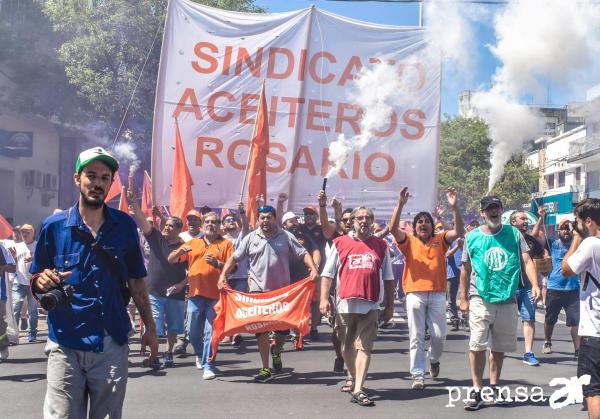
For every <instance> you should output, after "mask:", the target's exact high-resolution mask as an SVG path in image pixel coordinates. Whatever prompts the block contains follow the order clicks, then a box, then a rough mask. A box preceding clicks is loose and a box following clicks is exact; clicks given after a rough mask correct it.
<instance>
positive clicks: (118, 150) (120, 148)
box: [114, 143, 140, 175]
mask: <svg viewBox="0 0 600 419" xmlns="http://www.w3.org/2000/svg"><path fill="white" fill-rule="evenodd" d="M114 153H115V156H116V157H117V158H118V159H119V160H125V161H127V162H129V174H130V175H133V173H135V171H136V170H137V169H138V168H139V167H140V159H139V158H138V156H137V155H136V154H135V146H134V145H133V144H131V143H119V144H117V145H116V146H115V148H114Z"/></svg>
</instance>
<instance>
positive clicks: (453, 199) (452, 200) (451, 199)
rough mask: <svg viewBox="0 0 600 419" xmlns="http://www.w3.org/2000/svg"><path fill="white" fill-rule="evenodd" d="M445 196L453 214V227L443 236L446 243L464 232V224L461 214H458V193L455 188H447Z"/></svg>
mask: <svg viewBox="0 0 600 419" xmlns="http://www.w3.org/2000/svg"><path fill="white" fill-rule="evenodd" d="M446 198H448V204H449V205H450V207H451V208H452V214H453V215H454V228H453V229H452V230H450V231H448V232H446V235H445V236H444V239H445V240H446V243H448V244H450V243H452V242H453V241H454V240H456V239H458V238H459V237H460V236H462V235H463V234H465V225H464V223H463V219H462V216H461V215H460V208H459V207H458V194H457V193H456V189H454V188H448V191H447V192H446Z"/></svg>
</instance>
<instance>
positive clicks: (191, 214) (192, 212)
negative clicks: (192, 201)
mask: <svg viewBox="0 0 600 419" xmlns="http://www.w3.org/2000/svg"><path fill="white" fill-rule="evenodd" d="M188 217H197V218H202V214H200V211H198V210H195V209H193V210H190V211H189V212H188V213H187V214H186V215H185V218H188Z"/></svg>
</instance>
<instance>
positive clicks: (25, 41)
mask: <svg viewBox="0 0 600 419" xmlns="http://www.w3.org/2000/svg"><path fill="white" fill-rule="evenodd" d="M62 42H63V39H62V37H61V36H60V35H59V34H56V33H54V31H53V29H52V25H51V24H50V21H49V20H48V18H47V17H46V16H45V15H44V14H43V12H42V9H41V5H40V2H39V1H35V0H4V1H2V2H0V78H1V79H2V80H1V81H2V83H0V84H1V85H2V92H0V105H2V106H3V107H5V108H8V109H11V110H13V111H15V112H18V113H29V114H35V115H40V116H43V117H46V118H48V119H51V120H57V121H63V122H82V120H85V119H86V117H87V115H88V113H89V111H90V110H91V108H90V106H88V104H87V102H86V101H84V100H82V99H81V98H79V97H78V96H77V91H76V89H75V87H74V86H73V85H71V84H70V83H69V80H68V79H67V75H66V74H65V67H64V65H63V64H62V63H61V62H60V61H59V60H58V56H57V54H56V49H57V48H58V47H59V46H60V45H61V43H62Z"/></svg>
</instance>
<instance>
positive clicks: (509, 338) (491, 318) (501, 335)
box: [469, 295, 519, 352]
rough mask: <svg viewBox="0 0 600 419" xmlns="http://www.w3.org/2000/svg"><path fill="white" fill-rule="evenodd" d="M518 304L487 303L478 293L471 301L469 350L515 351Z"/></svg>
mask: <svg viewBox="0 0 600 419" xmlns="http://www.w3.org/2000/svg"><path fill="white" fill-rule="evenodd" d="M518 320H519V318H518V315H517V305H516V304H515V303H502V304H498V303H496V304H492V303H486V302H485V301H483V298H481V297H480V296H478V295H474V296H472V297H471V300H470V302H469V327H470V329H471V337H470V339H469V350H471V351H485V350H486V349H490V350H492V351H493V352H514V351H516V349H517V324H518Z"/></svg>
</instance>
